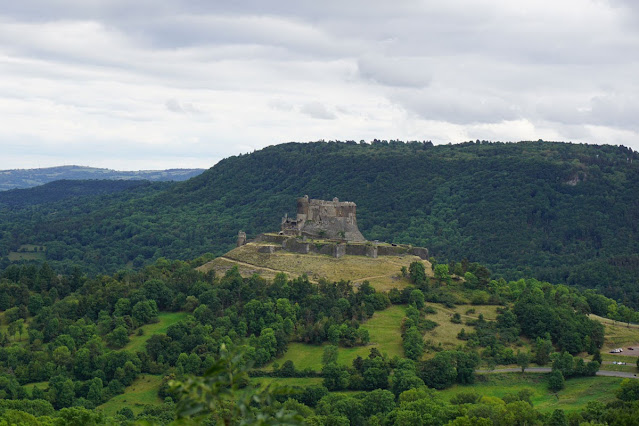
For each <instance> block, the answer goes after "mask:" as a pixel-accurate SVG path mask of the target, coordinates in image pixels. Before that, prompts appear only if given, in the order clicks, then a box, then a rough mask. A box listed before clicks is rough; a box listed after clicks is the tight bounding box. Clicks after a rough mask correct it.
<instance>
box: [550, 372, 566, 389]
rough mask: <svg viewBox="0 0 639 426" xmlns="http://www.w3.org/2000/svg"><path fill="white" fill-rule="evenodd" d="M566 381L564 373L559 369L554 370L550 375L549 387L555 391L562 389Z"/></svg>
mask: <svg viewBox="0 0 639 426" xmlns="http://www.w3.org/2000/svg"><path fill="white" fill-rule="evenodd" d="M565 383H566V381H565V379H564V375H563V374H561V371H559V370H553V371H552V372H550V374H549V375H548V388H549V389H550V390H551V391H553V392H557V391H560V390H562V389H563V388H564V386H565Z"/></svg>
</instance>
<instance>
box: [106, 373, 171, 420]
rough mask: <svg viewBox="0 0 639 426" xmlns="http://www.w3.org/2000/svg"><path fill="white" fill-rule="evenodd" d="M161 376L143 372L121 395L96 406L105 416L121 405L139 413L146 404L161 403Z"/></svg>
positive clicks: (113, 412) (116, 410)
mask: <svg viewBox="0 0 639 426" xmlns="http://www.w3.org/2000/svg"><path fill="white" fill-rule="evenodd" d="M161 382H162V376H153V375H151V374H144V375H142V376H140V377H139V378H137V379H136V380H135V381H134V382H133V383H132V384H131V386H129V387H127V388H126V389H125V390H124V393H123V394H122V395H118V396H115V397H113V398H111V399H110V400H109V401H107V402H105V403H104V404H102V405H100V406H99V407H98V410H101V411H102V412H104V414H105V415H107V416H113V415H115V414H116V413H117V412H118V410H120V409H121V408H122V407H129V408H131V410H133V413H135V414H139V413H140V412H141V411H142V408H143V406H144V405H146V404H161V403H162V400H161V399H160V397H159V396H158V389H159V387H160V384H161Z"/></svg>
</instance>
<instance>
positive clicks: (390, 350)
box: [267, 306, 406, 371]
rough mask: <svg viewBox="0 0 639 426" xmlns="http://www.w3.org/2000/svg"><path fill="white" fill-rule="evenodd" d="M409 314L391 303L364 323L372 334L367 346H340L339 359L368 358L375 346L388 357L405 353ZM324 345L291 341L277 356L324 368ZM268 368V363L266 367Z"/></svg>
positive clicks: (281, 360) (299, 365) (281, 361)
mask: <svg viewBox="0 0 639 426" xmlns="http://www.w3.org/2000/svg"><path fill="white" fill-rule="evenodd" d="M405 316H406V309H405V307H404V306H391V307H389V308H387V309H385V310H383V311H378V312H375V314H374V315H373V317H372V318H371V319H369V320H368V321H366V322H365V323H364V324H362V325H361V327H363V328H365V329H367V330H368V331H369V334H370V338H371V343H370V344H369V345H367V346H356V347H353V348H342V347H340V348H339V352H338V357H337V362H338V363H339V364H342V365H350V364H351V363H352V362H353V360H354V359H355V358H357V356H358V355H359V356H361V357H362V358H365V357H367V356H368V354H369V353H370V350H371V349H372V348H377V349H378V350H379V351H380V352H381V353H383V354H386V355H388V356H389V357H391V358H392V357H394V356H400V357H401V356H403V354H404V349H403V347H402V336H401V330H400V328H401V324H402V319H403V318H404V317H405ZM323 353H324V346H323V345H308V344H305V343H290V344H289V345H288V350H287V351H286V353H285V354H284V355H283V356H282V357H281V358H278V359H277V362H278V363H279V364H280V365H282V364H284V363H285V362H286V361H288V360H291V361H293V363H294V364H295V368H297V369H298V370H303V369H306V368H310V369H312V370H315V371H319V370H321V369H322V354H323ZM267 368H268V367H267Z"/></svg>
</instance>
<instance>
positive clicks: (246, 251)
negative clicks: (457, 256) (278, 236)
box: [199, 243, 431, 291]
mask: <svg viewBox="0 0 639 426" xmlns="http://www.w3.org/2000/svg"><path fill="white" fill-rule="evenodd" d="M259 247H260V244H256V243H249V244H246V245H244V246H242V247H237V248H235V249H234V250H231V251H230V252H228V253H227V254H226V255H225V256H224V257H223V258H217V259H214V260H212V261H211V262H209V263H207V264H205V265H202V266H201V267H200V268H199V269H200V270H202V271H204V272H206V271H208V270H210V269H215V270H216V272H217V273H218V275H220V274H224V272H226V271H227V270H228V269H230V268H231V267H232V266H233V265H234V264H235V265H237V266H238V268H239V270H240V273H241V274H242V275H243V276H250V275H252V274H254V273H258V274H260V275H262V276H263V277H264V278H266V279H272V278H273V277H274V276H275V274H276V273H278V272H284V273H285V274H287V275H288V276H289V277H298V276H300V275H302V274H306V275H308V277H309V279H311V280H313V281H317V280H319V279H320V278H326V279H328V280H330V281H339V280H347V281H352V282H353V283H355V284H358V283H361V282H363V281H364V280H368V281H369V282H370V283H371V285H373V286H374V287H375V288H376V289H377V290H380V291H387V290H390V289H391V288H394V287H397V288H403V287H405V286H407V285H409V282H408V280H406V279H404V278H402V277H401V276H400V270H401V268H402V266H405V267H408V266H409V265H410V264H411V262H414V261H421V262H424V264H425V266H426V271H427V273H431V265H430V263H429V262H427V261H425V260H421V259H420V258H419V257H417V256H411V255H405V256H379V257H378V258H375V259H373V258H370V257H366V256H344V257H341V258H339V259H337V258H334V257H332V256H328V255H320V254H314V253H311V254H297V253H290V252H287V251H284V250H280V251H276V252H275V253H260V252H258V248H259Z"/></svg>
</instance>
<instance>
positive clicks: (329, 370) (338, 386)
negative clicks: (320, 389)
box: [322, 364, 349, 391]
mask: <svg viewBox="0 0 639 426" xmlns="http://www.w3.org/2000/svg"><path fill="white" fill-rule="evenodd" d="M322 377H324V386H325V387H326V389H328V390H329V391H336V390H344V389H346V387H347V386H348V379H349V374H348V370H346V368H345V367H340V366H338V365H337V364H327V365H325V366H324V367H323V368H322Z"/></svg>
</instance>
